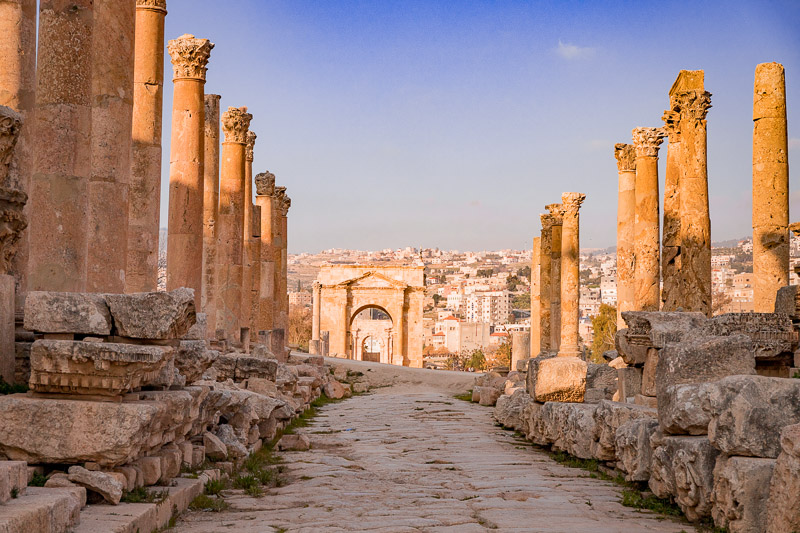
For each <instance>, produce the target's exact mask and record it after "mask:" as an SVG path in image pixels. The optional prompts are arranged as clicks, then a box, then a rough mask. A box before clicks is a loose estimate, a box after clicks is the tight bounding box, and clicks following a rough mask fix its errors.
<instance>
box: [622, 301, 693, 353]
mask: <svg viewBox="0 0 800 533" xmlns="http://www.w3.org/2000/svg"><path fill="white" fill-rule="evenodd" d="M622 318H623V319H624V320H625V323H626V324H627V326H628V327H627V328H626V329H621V330H619V331H617V334H616V336H615V338H614V342H615V344H616V349H617V352H618V353H619V355H620V357H622V358H623V360H624V361H625V362H626V363H627V364H629V365H644V363H645V360H646V357H647V351H648V349H649V348H655V349H657V350H661V349H662V348H664V347H665V346H666V345H667V343H669V342H680V340H681V339H683V337H684V335H685V334H686V333H695V332H696V331H697V328H698V327H700V326H702V325H703V324H705V323H706V321H707V320H708V319H707V318H706V316H705V315H703V314H702V313H677V312H670V313H663V312H657V311H626V312H625V313H623V314H622Z"/></svg>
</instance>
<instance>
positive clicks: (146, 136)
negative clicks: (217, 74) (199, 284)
mask: <svg viewBox="0 0 800 533" xmlns="http://www.w3.org/2000/svg"><path fill="white" fill-rule="evenodd" d="M166 14H167V10H166V1H165V0H161V1H159V0H137V2H136V39H135V41H136V43H135V47H134V48H135V52H134V67H133V125H132V130H131V155H130V158H131V173H130V186H129V189H128V235H127V239H128V244H127V261H126V269H125V270H126V271H125V292H128V293H131V292H147V291H154V290H156V287H157V285H158V237H159V216H160V209H161V115H162V107H163V100H164V87H163V85H164V17H165V16H166Z"/></svg>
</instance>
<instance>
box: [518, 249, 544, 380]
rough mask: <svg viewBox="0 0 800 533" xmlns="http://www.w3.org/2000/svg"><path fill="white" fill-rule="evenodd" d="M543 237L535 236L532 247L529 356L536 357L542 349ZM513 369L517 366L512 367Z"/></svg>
mask: <svg viewBox="0 0 800 533" xmlns="http://www.w3.org/2000/svg"><path fill="white" fill-rule="evenodd" d="M541 241H542V238H541V237H534V238H533V247H532V248H531V342H530V353H529V354H528V357H536V356H537V355H539V352H541V351H542V339H541V337H542V308H541V281H540V277H539V264H540V263H541V257H542V256H541V252H542V244H541ZM511 370H512V371H514V370H516V368H512V369H511Z"/></svg>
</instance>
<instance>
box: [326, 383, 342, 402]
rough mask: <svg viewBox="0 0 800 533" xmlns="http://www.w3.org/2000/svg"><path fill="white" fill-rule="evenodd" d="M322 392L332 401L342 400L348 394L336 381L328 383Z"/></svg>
mask: <svg viewBox="0 0 800 533" xmlns="http://www.w3.org/2000/svg"><path fill="white" fill-rule="evenodd" d="M322 392H324V393H325V396H327V397H328V398H330V399H332V400H340V399H342V398H344V397H345V395H346V394H347V391H345V388H344V387H343V386H342V384H341V383H339V382H338V381H335V380H332V381H330V382H328V383H326V384H325V385H324V386H323V387H322Z"/></svg>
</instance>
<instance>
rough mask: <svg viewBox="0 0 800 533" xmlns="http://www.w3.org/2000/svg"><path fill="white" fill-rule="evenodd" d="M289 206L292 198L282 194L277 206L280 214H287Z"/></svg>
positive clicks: (283, 215)
mask: <svg viewBox="0 0 800 533" xmlns="http://www.w3.org/2000/svg"><path fill="white" fill-rule="evenodd" d="M290 207H292V199H291V198H289V197H288V196H286V195H284V196H283V201H282V202H281V205H280V206H279V208H280V210H281V216H282V217H285V216H286V215H288V214H289V208H290Z"/></svg>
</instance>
